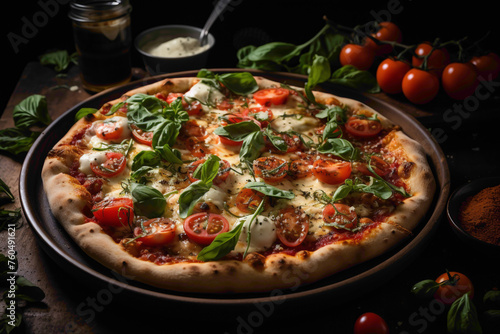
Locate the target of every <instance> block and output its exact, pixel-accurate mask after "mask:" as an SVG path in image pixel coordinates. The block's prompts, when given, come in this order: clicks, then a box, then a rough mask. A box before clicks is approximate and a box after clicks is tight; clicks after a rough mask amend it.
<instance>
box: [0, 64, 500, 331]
mask: <svg viewBox="0 0 500 334" xmlns="http://www.w3.org/2000/svg"><path fill="white" fill-rule="evenodd" d="M144 76H146V74H145V73H144V71H142V70H141V69H134V79H140V78H142V77H144ZM495 89H496V91H495ZM495 89H493V93H492V94H491V97H489V98H488V99H487V100H484V101H480V102H481V104H480V106H479V107H478V108H476V109H477V110H474V111H473V112H467V113H462V114H458V115H461V116H458V117H462V118H461V119H455V120H454V121H450V120H446V119H445V118H444V117H443V111H445V110H446V109H449V108H452V106H453V102H451V101H447V102H446V103H447V104H442V105H437V104H432V105H430V106H425V107H419V108H416V107H414V106H412V105H410V104H408V103H406V102H405V101H404V100H397V99H393V98H389V97H386V96H383V94H382V96H381V98H383V99H386V100H387V101H390V102H391V103H395V104H401V106H402V107H404V108H405V110H407V111H408V112H409V113H410V114H412V115H413V116H415V117H417V119H419V120H420V121H421V122H422V123H423V124H424V125H425V126H427V127H429V128H430V129H431V128H434V129H435V128H441V129H443V132H444V133H445V134H446V136H447V137H446V138H441V140H440V141H441V143H440V144H441V146H442V148H443V151H444V152H445V154H446V158H447V159H448V164H449V167H450V173H451V181H452V190H453V189H454V188H456V187H457V186H459V185H461V184H463V183H466V182H467V181H469V180H471V179H474V178H477V177H483V176H493V175H499V174H500V173H499V171H500V164H499V163H498V162H497V161H498V157H497V155H498V148H497V145H498V144H499V140H498V136H497V133H496V132H498V130H497V127H498V126H497V125H496V124H498V123H496V124H495V121H496V122H498V120H499V115H500V110H499V109H500V108H499V103H498V101H499V100H498V88H497V87H495ZM32 94H41V95H44V96H46V99H47V102H48V108H49V112H50V115H51V117H52V119H54V120H55V119H56V118H57V117H58V116H59V115H61V114H62V113H63V112H65V111H66V110H68V109H69V108H71V107H73V106H74V105H76V104H77V103H79V102H80V101H83V100H85V99H88V98H90V97H91V96H92V95H91V94H89V93H88V92H86V91H85V90H83V89H82V88H81V87H80V80H79V77H78V68H77V67H73V68H71V69H70V70H69V72H68V75H67V76H66V77H57V76H56V73H55V72H54V71H53V70H52V69H51V68H48V67H44V66H41V65H40V64H38V63H36V62H33V63H29V64H27V66H26V68H25V70H24V72H23V74H22V76H21V77H20V79H19V82H18V85H17V86H16V88H15V91H14V92H13V94H12V95H11V97H10V100H9V101H8V104H7V107H6V109H5V111H4V112H3V114H2V117H1V119H0V129H4V128H8V127H12V126H13V120H12V110H13V108H14V106H16V105H17V104H18V103H19V102H20V101H22V100H23V99H24V98H26V97H28V96H30V95H32ZM453 115H455V116H456V114H453ZM491 117H493V121H489V120H490V119H491ZM458 121H461V122H462V123H460V126H456V125H457V122H458ZM493 154H495V155H493ZM495 156H496V157H495ZM22 163H23V158H22V157H12V156H9V155H5V154H2V155H1V156H0V178H2V179H3V180H4V181H5V182H6V183H7V185H8V186H9V187H10V188H11V190H12V191H13V193H14V194H15V195H16V202H15V203H13V204H7V205H4V207H5V208H10V209H11V208H18V207H20V206H21V204H20V201H19V196H18V180H19V173H20V170H21V167H22ZM5 239H6V232H5V231H4V232H1V234H0V240H2V242H1V243H0V251H2V252H5V250H6V244H5V243H4V242H3V240H5ZM15 241H16V250H17V252H18V253H17V257H18V261H19V268H18V274H20V275H22V276H25V277H26V278H27V279H29V280H30V281H32V282H33V283H34V284H36V285H38V286H39V287H40V288H41V289H43V290H44V292H45V293H46V297H45V299H44V300H43V301H42V302H41V303H37V304H35V305H32V306H30V307H28V308H26V309H24V310H23V327H22V328H21V329H22V331H21V332H25V333H118V332H124V333H130V332H136V331H139V330H142V332H146V330H147V329H150V330H155V332H165V333H174V332H175V333H177V332H179V333H181V332H182V333H186V332H188V333H191V332H194V331H195V329H196V330H203V329H206V328H210V329H212V330H213V331H215V332H220V333H269V332H271V331H276V330H284V331H286V332H290V333H298V332H304V331H308V332H311V331H312V332H318V333H326V332H329V333H337V332H338V333H350V332H351V331H352V325H353V323H354V321H355V319H356V318H357V316H359V315H360V314H361V313H363V312H366V311H374V312H377V313H379V314H380V315H382V316H384V318H385V319H386V320H387V321H388V323H389V325H390V327H391V333H422V332H425V333H444V332H445V323H446V316H445V312H444V311H443V310H441V309H433V308H432V305H430V304H429V302H424V303H422V302H421V301H416V300H415V299H414V298H413V297H412V296H411V295H410V293H409V288H410V287H411V286H412V285H413V284H414V283H416V282H417V281H420V280H422V279H427V278H435V277H437V275H439V274H440V273H441V272H444V270H445V269H449V270H455V271H459V272H464V273H466V274H468V275H470V277H471V278H472V279H473V281H474V282H475V284H476V296H477V297H476V299H475V301H477V303H478V305H477V307H478V311H479V312H482V311H483V308H482V306H481V303H480V299H481V298H482V295H483V294H484V293H485V292H486V291H488V290H490V289H492V288H500V279H499V277H500V269H499V268H500V266H498V263H486V264H483V263H482V262H480V261H478V260H480V259H482V258H483V256H482V255H481V254H477V253H473V252H471V251H470V250H469V249H467V248H466V247H464V246H463V244H462V243H461V242H460V241H459V240H458V239H457V238H456V237H455V235H454V234H453V233H452V232H451V230H450V228H449V227H448V225H447V224H446V219H445V218H444V217H443V219H442V223H441V225H440V227H439V230H438V232H437V235H436V236H435V237H434V239H433V241H432V242H431V244H430V245H429V246H427V247H426V248H425V250H423V252H422V255H421V256H419V258H418V259H416V260H415V261H413V262H412V263H408V265H407V267H406V268H405V270H404V271H402V272H400V273H397V274H395V276H394V277H390V278H388V280H387V282H384V284H382V286H376V288H375V287H374V289H372V290H370V289H368V292H367V293H366V294H364V295H363V296H356V297H353V298H352V299H347V300H345V301H342V302H341V303H339V301H329V300H327V299H326V300H324V303H323V304H322V305H321V307H318V305H303V306H301V307H295V308H292V309H290V308H286V307H284V306H283V307H281V306H279V305H267V306H268V307H267V308H262V309H261V308H258V307H257V305H256V306H255V307H253V308H250V309H246V310H238V309H237V308H236V310H235V309H234V308H232V307H231V308H227V309H226V310H224V309H223V310H217V312H218V313H213V312H214V310H213V309H211V308H210V307H206V308H202V309H201V310H202V311H201V312H200V309H199V308H194V307H193V308H191V307H190V306H189V305H187V306H186V305H185V304H181V305H175V304H169V305H164V306H163V307H159V308H157V312H152V311H151V310H149V309H148V305H147V303H146V304H140V303H144V301H140V302H138V301H134V300H123V299H122V298H119V297H120V296H119V293H117V294H116V295H113V296H112V298H111V299H106V300H103V299H102V298H103V297H102V296H101V295H100V294H99V293H100V292H101V290H100V288H98V287H93V286H89V285H86V284H82V283H81V282H78V281H76V280H75V279H74V277H72V276H71V275H68V274H67V273H66V272H65V271H63V270H62V269H61V268H60V267H59V266H58V265H57V264H56V263H55V262H54V261H53V259H51V258H50V257H49V256H48V255H47V254H46V253H45V252H44V251H42V249H41V248H40V245H39V244H37V240H36V239H35V236H34V233H33V231H32V229H31V226H30V224H29V223H28V222H26V221H23V224H22V226H21V227H19V228H18V229H17V230H16V235H15ZM99 298H100V299H99ZM99 300H100V302H101V303H99ZM271 306H272V307H271ZM195 310H196V312H195ZM229 315H230V316H229ZM481 320H483V319H482V318H481ZM484 329H485V333H487V332H488V326H487V325H486V324H485V325H484ZM491 332H493V331H491Z"/></svg>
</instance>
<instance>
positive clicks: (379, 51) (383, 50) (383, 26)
mask: <svg viewBox="0 0 500 334" xmlns="http://www.w3.org/2000/svg"><path fill="white" fill-rule="evenodd" d="M378 26H379V30H378V31H377V32H376V33H374V34H372V36H373V37H375V38H376V39H378V40H379V41H386V42H398V43H401V42H402V40H403V37H402V36H403V34H402V33H401V29H399V27H398V26H397V25H396V24H394V23H393V22H380V23H378ZM365 45H366V46H368V47H371V48H372V49H373V50H375V54H376V55H377V56H382V55H385V54H388V53H390V52H391V51H392V45H389V44H379V45H377V43H375V41H373V40H372V39H371V38H367V39H366V43H365Z"/></svg>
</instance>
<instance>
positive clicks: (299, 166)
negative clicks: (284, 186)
mask: <svg viewBox="0 0 500 334" xmlns="http://www.w3.org/2000/svg"><path fill="white" fill-rule="evenodd" d="M312 164H313V163H312V161H311V160H310V159H297V160H292V161H290V164H289V165H288V175H289V176H290V177H291V178H292V179H302V178H304V177H308V176H310V175H311V169H312Z"/></svg>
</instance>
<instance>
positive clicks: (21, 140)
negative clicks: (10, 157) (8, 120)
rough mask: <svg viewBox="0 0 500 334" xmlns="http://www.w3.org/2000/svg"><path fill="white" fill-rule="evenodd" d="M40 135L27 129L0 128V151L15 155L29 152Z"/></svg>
mask: <svg viewBox="0 0 500 334" xmlns="http://www.w3.org/2000/svg"><path fill="white" fill-rule="evenodd" d="M39 135H40V132H31V131H29V130H27V129H19V128H7V129H3V130H0V151H5V152H8V153H11V154H14V155H17V154H20V153H24V152H28V151H29V150H30V148H31V146H32V145H33V143H34V142H35V140H36V139H37V138H38V136H39Z"/></svg>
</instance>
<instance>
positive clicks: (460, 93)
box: [441, 63, 479, 100]
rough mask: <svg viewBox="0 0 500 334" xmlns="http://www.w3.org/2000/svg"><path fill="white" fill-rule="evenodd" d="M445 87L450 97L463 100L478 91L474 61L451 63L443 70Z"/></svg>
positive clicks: (442, 79) (442, 80)
mask: <svg viewBox="0 0 500 334" xmlns="http://www.w3.org/2000/svg"><path fill="white" fill-rule="evenodd" d="M441 82H442V85H443V89H444V91H445V92H446V94H448V96H449V97H451V98H452V99H456V100H463V99H465V98H466V97H468V96H471V95H472V94H474V92H475V91H476V88H477V86H478V84H479V81H478V78H477V70H476V68H475V66H474V65H473V64H472V63H451V64H449V65H448V66H446V68H445V69H444V71H443V76H442V78H441Z"/></svg>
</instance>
